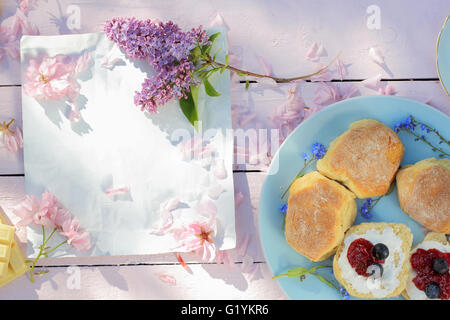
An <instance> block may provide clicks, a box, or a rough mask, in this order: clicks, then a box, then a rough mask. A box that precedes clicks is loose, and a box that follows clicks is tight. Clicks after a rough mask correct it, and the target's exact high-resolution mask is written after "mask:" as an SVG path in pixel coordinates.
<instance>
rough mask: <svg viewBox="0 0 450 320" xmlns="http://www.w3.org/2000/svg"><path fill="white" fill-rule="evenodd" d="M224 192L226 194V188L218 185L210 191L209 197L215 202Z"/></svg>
mask: <svg viewBox="0 0 450 320" xmlns="http://www.w3.org/2000/svg"><path fill="white" fill-rule="evenodd" d="M223 192H225V188H224V187H223V186H222V185H220V184H216V185H214V186H212V187H210V188H209V189H208V196H209V197H210V198H211V199H213V200H217V199H218V198H219V197H220V195H221V194H222V193H223Z"/></svg>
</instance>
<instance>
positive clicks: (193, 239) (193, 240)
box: [172, 200, 217, 261]
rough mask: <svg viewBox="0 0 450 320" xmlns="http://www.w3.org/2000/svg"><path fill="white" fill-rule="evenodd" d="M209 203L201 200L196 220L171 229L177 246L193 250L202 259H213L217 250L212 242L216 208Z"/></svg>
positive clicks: (189, 250)
mask: <svg viewBox="0 0 450 320" xmlns="http://www.w3.org/2000/svg"><path fill="white" fill-rule="evenodd" d="M211 203H212V201H211V200H205V201H203V202H202V201H201V202H200V203H199V205H198V206H197V211H198V212H199V213H201V215H200V216H199V217H198V218H197V220H195V221H192V222H188V223H184V224H182V225H181V226H180V227H178V228H175V229H174V230H172V233H173V237H174V239H175V241H177V242H178V243H179V246H178V247H177V248H179V249H182V250H184V251H187V252H194V253H196V254H198V255H200V256H201V257H202V259H203V260H204V261H213V260H214V259H215V256H216V251H217V247H216V245H215V243H214V236H215V233H216V214H215V212H216V209H215V208H212V207H211ZM213 204H214V203H213ZM214 207H215V205H214ZM214 209H215V210H214Z"/></svg>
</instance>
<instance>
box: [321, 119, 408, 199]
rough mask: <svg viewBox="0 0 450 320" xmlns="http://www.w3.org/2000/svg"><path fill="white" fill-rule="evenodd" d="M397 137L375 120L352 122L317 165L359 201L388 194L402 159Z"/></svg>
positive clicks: (400, 143)
mask: <svg viewBox="0 0 450 320" xmlns="http://www.w3.org/2000/svg"><path fill="white" fill-rule="evenodd" d="M404 150H405V149H404V147H403V144H402V142H401V141H400V139H399V138H398V136H397V134H396V133H395V132H394V131H393V130H391V129H390V128H389V127H388V126H386V125H384V124H383V123H381V122H379V121H377V120H374V119H365V120H359V121H356V122H353V123H352V124H351V125H350V128H349V130H347V131H346V132H344V133H343V134H342V135H341V136H339V137H337V138H336V139H335V140H333V141H332V142H331V144H330V147H329V149H328V151H327V153H326V154H325V156H324V157H323V158H322V159H320V160H319V161H317V170H319V172H320V173H322V174H323V175H325V176H327V177H329V178H331V179H334V180H338V181H341V182H342V183H343V184H345V185H346V186H347V187H348V188H349V189H350V190H351V191H353V192H354V193H355V194H356V196H357V197H358V198H360V199H362V198H369V197H375V196H381V195H383V194H385V193H386V192H387V191H388V190H389V186H390V185H391V182H392V181H393V180H394V178H395V174H396V172H397V170H398V168H399V166H400V163H401V161H402V158H403V153H404Z"/></svg>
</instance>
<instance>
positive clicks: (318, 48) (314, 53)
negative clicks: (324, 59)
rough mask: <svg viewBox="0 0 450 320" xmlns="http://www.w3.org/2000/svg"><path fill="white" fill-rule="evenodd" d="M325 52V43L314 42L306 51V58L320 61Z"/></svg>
mask: <svg viewBox="0 0 450 320" xmlns="http://www.w3.org/2000/svg"><path fill="white" fill-rule="evenodd" d="M324 52H325V49H324V47H323V45H322V44H321V43H320V44H319V43H317V42H314V43H313V44H312V45H311V47H310V48H309V49H308V51H307V52H306V59H307V60H310V61H313V62H317V61H319V59H320V57H321V56H323V54H324Z"/></svg>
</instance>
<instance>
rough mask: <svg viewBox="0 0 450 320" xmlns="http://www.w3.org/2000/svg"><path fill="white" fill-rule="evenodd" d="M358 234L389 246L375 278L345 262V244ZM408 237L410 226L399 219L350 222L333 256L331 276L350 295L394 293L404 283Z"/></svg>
mask: <svg viewBox="0 0 450 320" xmlns="http://www.w3.org/2000/svg"><path fill="white" fill-rule="evenodd" d="M360 238H363V239H365V240H368V241H370V242H371V243H372V244H373V245H375V244H377V243H383V244H384V245H386V246H387V247H388V249H389V256H388V257H387V258H386V259H385V260H384V262H383V263H382V266H383V269H384V271H383V275H382V277H381V278H380V279H379V280H378V281H379V282H376V281H374V280H373V279H371V278H370V277H365V276H362V275H359V274H358V273H356V271H355V269H353V267H352V266H351V265H350V263H349V262H348V258H347V253H348V248H349V246H350V244H351V243H352V242H353V241H355V240H357V239H360ZM412 239H413V236H412V233H411V231H410V229H409V228H408V227H407V226H406V225H404V224H400V223H386V222H372V223H361V224H359V225H356V226H353V227H351V228H350V229H349V230H348V231H347V232H346V234H345V238H344V241H343V242H342V243H341V245H340V246H339V248H338V249H337V252H336V255H335V256H334V259H333V272H334V276H335V277H336V279H337V280H338V281H339V283H340V284H341V285H342V286H344V288H345V289H346V290H347V291H348V293H349V294H350V295H351V296H355V297H360V298H366V299H374V298H388V297H394V296H397V295H399V294H400V293H401V292H402V291H403V290H404V289H405V286H406V280H407V278H408V274H409V268H410V265H409V263H408V261H409V260H408V259H409V252H410V250H411V244H412Z"/></svg>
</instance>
